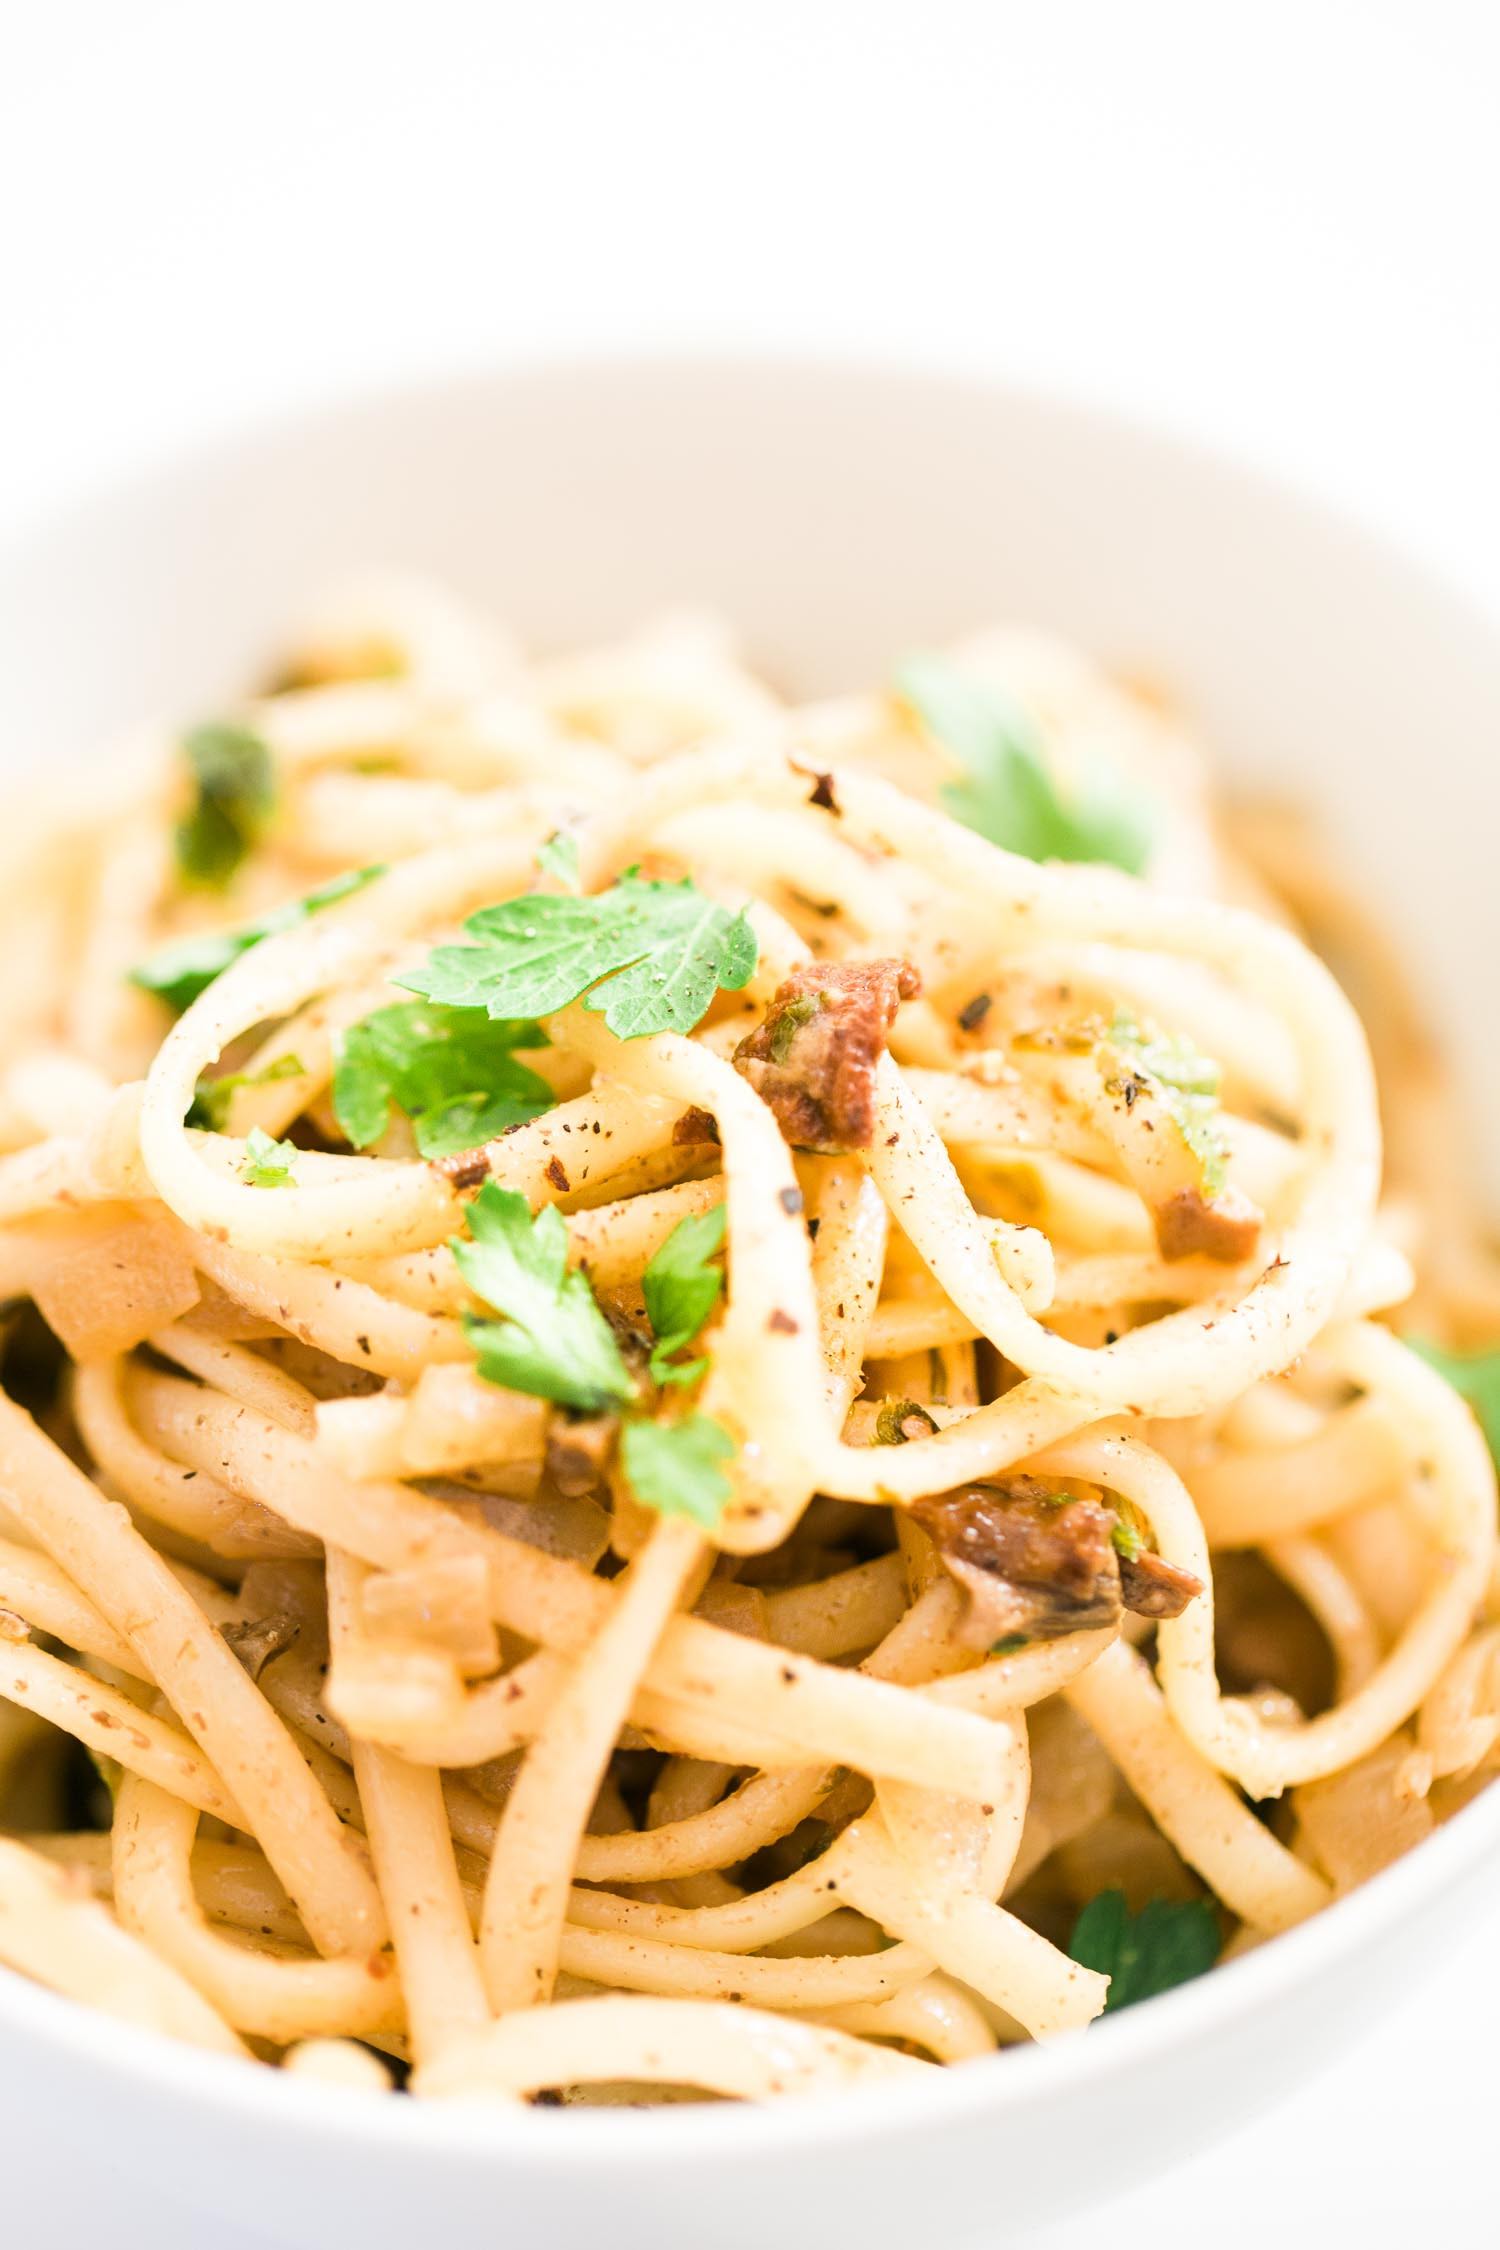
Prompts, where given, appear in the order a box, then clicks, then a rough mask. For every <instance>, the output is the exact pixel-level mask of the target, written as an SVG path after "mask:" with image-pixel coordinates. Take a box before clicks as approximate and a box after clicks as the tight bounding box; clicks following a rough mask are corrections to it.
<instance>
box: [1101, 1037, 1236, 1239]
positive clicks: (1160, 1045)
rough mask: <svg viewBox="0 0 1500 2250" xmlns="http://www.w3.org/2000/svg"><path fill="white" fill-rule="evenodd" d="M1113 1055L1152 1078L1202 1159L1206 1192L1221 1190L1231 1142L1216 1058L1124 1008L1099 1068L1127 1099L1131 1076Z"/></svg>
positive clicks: (1139, 1074)
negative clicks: (1138, 1019) (1223, 1113)
mask: <svg viewBox="0 0 1500 2250" xmlns="http://www.w3.org/2000/svg"><path fill="white" fill-rule="evenodd" d="M1112 1058H1118V1059H1119V1060H1120V1061H1121V1062H1123V1063H1124V1064H1125V1066H1126V1069H1127V1071H1129V1072H1133V1073H1134V1074H1135V1075H1136V1076H1137V1077H1140V1078H1144V1079H1148V1080H1149V1081H1150V1082H1151V1084H1152V1085H1153V1086H1154V1087H1155V1089H1156V1092H1157V1095H1158V1096H1159V1098H1160V1100H1161V1103H1162V1106H1163V1107H1164V1108H1165V1109H1166V1111H1167V1113H1168V1115H1169V1116H1170V1117H1171V1119H1172V1122H1173V1124H1174V1125H1175V1126H1176V1127H1177V1130H1178V1132H1179V1133H1180V1134H1181V1135H1182V1137H1183V1140H1184V1141H1185V1142H1186V1143H1187V1146H1188V1148H1189V1150H1190V1151H1191V1152H1192V1154H1193V1155H1194V1156H1195V1157H1196V1158H1197V1159H1198V1163H1199V1165H1200V1167H1201V1169H1202V1173H1203V1192H1204V1194H1205V1195H1207V1196H1215V1195H1217V1194H1218V1193H1219V1192H1220V1190H1221V1189H1222V1187H1223V1186H1224V1180H1225V1174H1226V1171H1227V1168H1228V1163H1229V1144H1228V1143H1227V1141H1226V1140H1225V1138H1224V1129H1223V1123H1222V1119H1221V1115H1220V1110H1219V1079H1220V1074H1219V1066H1218V1064H1217V1063H1216V1062H1214V1061H1212V1060H1211V1059H1210V1057H1209V1056H1207V1055H1203V1054H1200V1053H1199V1051H1198V1049H1197V1048H1196V1047H1195V1046H1194V1045H1193V1043H1192V1041H1191V1040H1190V1039H1185V1038H1182V1037H1181V1036H1174V1037H1171V1038H1169V1037H1167V1035H1166V1034H1165V1033H1163V1032H1159V1031H1156V1030H1154V1029H1153V1030H1150V1031H1147V1030H1144V1029H1143V1028H1142V1026H1141V1025H1140V1024H1138V1023H1137V1022H1136V1020H1135V1018H1134V1016H1131V1015H1127V1014H1126V1013H1125V1012H1124V1011H1123V1010H1121V1011H1120V1012H1119V1013H1118V1014H1117V1015H1116V1016H1115V1019H1114V1021H1113V1023H1111V1025H1110V1027H1109V1029H1108V1031H1107V1032H1106V1033H1105V1034H1104V1041H1103V1050H1102V1051H1101V1054H1100V1068H1101V1069H1103V1070H1104V1071H1105V1072H1106V1084H1107V1086H1108V1088H1109V1090H1110V1091H1111V1092H1114V1091H1116V1090H1119V1089H1121V1088H1124V1089H1126V1093H1127V1099H1129V1098H1130V1097H1129V1092H1128V1087H1129V1079H1128V1078H1127V1077H1126V1076H1125V1074H1124V1073H1122V1072H1121V1071H1119V1070H1118V1069H1116V1068H1115V1067H1114V1060H1113V1059H1112Z"/></svg>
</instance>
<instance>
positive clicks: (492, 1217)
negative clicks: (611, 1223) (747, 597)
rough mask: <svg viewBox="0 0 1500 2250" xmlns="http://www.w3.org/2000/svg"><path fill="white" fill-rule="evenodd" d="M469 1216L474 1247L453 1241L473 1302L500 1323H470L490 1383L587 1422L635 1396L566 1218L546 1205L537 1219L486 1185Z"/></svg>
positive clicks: (516, 1199) (475, 1317)
mask: <svg viewBox="0 0 1500 2250" xmlns="http://www.w3.org/2000/svg"><path fill="white" fill-rule="evenodd" d="M468 1217H469V1232H470V1234H471V1235H472V1237H473V1240H472V1241H469V1242H465V1241H464V1240H463V1238H462V1237H461V1236H454V1237H453V1238H452V1240H451V1242H450V1244H449V1247H450V1248H451V1250H452V1252H453V1255H454V1257H455V1258H456V1259H457V1261H458V1269H459V1272H460V1273H461V1274H462V1275H463V1277H464V1280H465V1281H466V1282H467V1283H468V1285H469V1287H470V1288H471V1289H472V1290H473V1291H474V1294H475V1295H476V1296H477V1297H482V1298H483V1299H484V1301H485V1303H486V1304H488V1305H492V1306H493V1307H494V1309H495V1312H496V1313H497V1314H498V1315H499V1316H500V1317H499V1318H498V1319H493V1320H492V1319H489V1318H487V1317H486V1316H484V1315H482V1314H478V1313H465V1315H464V1328H465V1331H466V1333H467V1335H468V1338H469V1341H470V1343H471V1344H473V1346H474V1348H475V1350H476V1351H477V1352H478V1355H479V1372H480V1374H481V1375H482V1376H483V1377H484V1379H485V1381H486V1382H488V1383H498V1384H499V1385H500V1386H501V1387H502V1388H503V1389H505V1390H511V1391H525V1392H527V1393H528V1394H529V1396H531V1397H532V1398H550V1399H552V1400H553V1401H554V1402H555V1403H556V1404H557V1405H559V1406H573V1407H577V1408H578V1409H579V1410H580V1411H581V1412H583V1413H585V1414H591V1413H598V1412H600V1411H601V1410H602V1409H604V1408H607V1407H610V1406H620V1405H623V1404H624V1402H625V1401H626V1400H627V1399H630V1398H633V1397H634V1396H635V1384H634V1383H633V1382H632V1380H631V1377H630V1371H629V1369H628V1368H627V1367H626V1365H625V1361H624V1358H623V1357H622V1355H621V1352H620V1347H619V1345H618V1344H617V1343H616V1341H615V1335H614V1330H613V1329H612V1328H611V1327H610V1325H609V1322H608V1321H607V1320H606V1319H605V1317H604V1315H603V1313H602V1312H601V1311H600V1310H599V1305H598V1301H597V1299H596V1298H595V1296H594V1292H593V1290H592V1289H591V1288H590V1287H589V1284H588V1277H587V1276H586V1275H585V1274H582V1273H579V1272H578V1271H577V1270H576V1269H573V1270H571V1271H570V1270H569V1267H568V1230H567V1227H566V1226H565V1225H564V1223H563V1216H562V1213H561V1212H560V1211H559V1210H557V1208H556V1207H555V1206H554V1205H552V1204H548V1205H547V1206H546V1208H545V1209H544V1210H541V1211H539V1212H538V1213H537V1215H536V1217H535V1218H533V1217H532V1215H531V1206H530V1205H529V1204H528V1203H527V1201H526V1198H525V1196H524V1195H520V1194H517V1193H516V1192H515V1190H514V1189H511V1188H502V1187H501V1186H499V1184H498V1183H497V1182H496V1181H494V1180H487V1181H486V1182H485V1184H484V1186H483V1187H482V1188H481V1189H480V1191H479V1193H478V1195H477V1196H476V1197H475V1198H474V1201H473V1202H472V1203H471V1204H470V1205H469V1213H468Z"/></svg>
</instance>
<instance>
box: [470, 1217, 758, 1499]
mask: <svg viewBox="0 0 1500 2250" xmlns="http://www.w3.org/2000/svg"><path fill="white" fill-rule="evenodd" d="M468 1216H469V1231H470V1233H471V1235H472V1237H473V1240H472V1241H469V1242H465V1241H464V1240H463V1239H462V1238H461V1237H455V1238H454V1240H453V1241H452V1243H451V1244H450V1247H451V1249H452V1251H453V1255H454V1257H455V1258H456V1259H457V1261H458V1267H459V1271H460V1272H461V1273H462V1275H463V1277H464V1280H465V1281H466V1282H467V1283H468V1285H469V1287H470V1288H471V1289H472V1290H473V1291H474V1293H475V1295H476V1296H479V1297H482V1298H483V1299H484V1300H485V1302H486V1303H487V1304H489V1305H492V1306H493V1307H494V1309H495V1312H496V1313H497V1314H498V1315H499V1316H500V1317H499V1318H498V1319H490V1318H488V1317H486V1316H484V1315H481V1314H475V1313H466V1314H465V1315H464V1328H465V1330H466V1332H467V1334H468V1337H469V1340H470V1342H471V1343H472V1344H473V1345H474V1347H475V1350H476V1351H477V1352H478V1355H479V1372H480V1374H481V1375H482V1376H483V1377H484V1379H485V1381H486V1382H489V1383H497V1384H499V1385H500V1386H501V1387H502V1388H503V1389H505V1390H512V1391H525V1392H527V1393H528V1394H529V1395H530V1396H531V1397H533V1398H548V1399H551V1400H553V1402H554V1403H555V1404H556V1405H559V1406H566V1407H572V1408H574V1409H576V1410H577V1411H578V1412H580V1413H584V1414H597V1413H602V1412H607V1411H609V1410H610V1409H612V1408H613V1409H625V1410H627V1414H626V1420H625V1424H624V1427H623V1429H622V1430H621V1432H620V1467H621V1470H622V1472H623V1474H624V1478H625V1482H626V1483H627V1485H628V1486H629V1488H630V1490H631V1492H632V1493H633V1494H634V1496H635V1498H636V1499H637V1500H638V1501H639V1502H640V1503H641V1505H642V1506H643V1507H646V1508H654V1509H656V1510H657V1511H658V1512H659V1513H660V1514H662V1515H669V1516H689V1517H691V1518H692V1520H693V1522H694V1523H699V1524H702V1525H703V1526H704V1527H705V1528H706V1529H710V1530H711V1529H712V1528H713V1526H714V1525H715V1524H716V1523H717V1522H718V1520H719V1516H720V1514H721V1513H722V1511H723V1507H724V1503H725V1501H726V1500H728V1499H729V1498H730V1496H731V1493H732V1490H733V1487H732V1486H731V1484H730V1482H729V1479H728V1478H727V1477H726V1476H725V1475H724V1474H723V1471H722V1469H721V1468H720V1466H719V1464H720V1463H721V1462H724V1461H728V1460H730V1459H731V1458H732V1456H733V1454H734V1450H735V1446H734V1440H733V1438H732V1437H731V1436H730V1435H729V1432H728V1431H727V1430H726V1429H725V1428H724V1427H723V1425H722V1424H721V1423H719V1422H717V1421H715V1420H714V1418H713V1416H712V1415H709V1414H689V1415H687V1416H685V1417H684V1419H683V1420H681V1421H679V1422H651V1421H647V1420H646V1419H645V1418H644V1417H643V1416H636V1415H631V1414H629V1412H628V1409H629V1407H630V1406H631V1404H632V1402H633V1401H634V1399H635V1397H636V1386H635V1383H634V1382H633V1380H632V1378H631V1375H630V1371H629V1369H628V1368H627V1366H626V1364H625V1360H624V1357H623V1355H622V1353H621V1351H620V1347H619V1345H618V1343H617V1342H616V1341H615V1335H614V1331H613V1329H612V1328H611V1327H610V1325H609V1322H608V1321H607V1320H606V1319H605V1317H604V1315H603V1313H602V1312H601V1311H600V1309H599V1304H598V1300H597V1299H596V1298H595V1296H594V1292H593V1290H592V1289H591V1288H590V1287H589V1283H588V1278H587V1276H586V1275H585V1274H582V1273H580V1272H579V1271H578V1270H577V1269H576V1268H574V1269H571V1270H570V1269H569V1266H568V1262H567V1259H568V1232H567V1228H566V1226H565V1225H564V1223H563V1218H562V1214H561V1212H560V1211H558V1210H557V1208H556V1207H555V1205H552V1204H548V1205H547V1206H546V1207H545V1208H544V1209H543V1210H541V1211H539V1212H538V1213H537V1214H536V1216H535V1218H533V1217H532V1215H531V1209H530V1206H529V1205H528V1203H527V1201H526V1198H525V1196H524V1195H518V1194H516V1193H515V1192H514V1191H513V1190H512V1189H509V1188H502V1187H501V1186H499V1185H498V1183H497V1182H496V1181H494V1180H488V1181H486V1183H485V1185H484V1186H483V1187H482V1188H481V1189H480V1191H479V1193H478V1195H477V1196H476V1197H475V1198H474V1201H473V1202H472V1203H471V1204H470V1206H469V1214H468ZM708 1216H712V1214H708ZM698 1223H699V1225H700V1233H699V1235H698V1241H697V1249H698V1255H697V1256H696V1257H694V1258H693V1259H691V1260H689V1259H688V1258H686V1257H684V1258H683V1259H682V1260H681V1261H680V1262H679V1263H680V1271H679V1272H678V1273H676V1274H675V1275H674V1276H673V1277H672V1278H670V1279H669V1280H668V1282H667V1290H668V1295H669V1297H670V1298H671V1299H672V1301H673V1302H674V1303H675V1305H676V1307H677V1314H678V1318H679V1323H682V1322H685V1321H686V1319H687V1318H688V1317H690V1314H691V1311H692V1309H693V1307H694V1306H695V1305H697V1304H701V1303H702V1301H703V1284H702V1282H701V1281H697V1282H694V1281H692V1280H691V1279H688V1278H687V1277H688V1276H690V1275H691V1274H694V1273H698V1274H701V1273H702V1272H704V1271H706V1270H707V1268H706V1258H707V1250H706V1248H705V1240H706V1238H705V1236H704V1235H703V1233H702V1232H701V1222H698ZM687 1224H688V1222H687V1221H683V1225H684V1226H685V1225H687ZM720 1231H721V1233H722V1227H721V1230H720ZM681 1232H682V1227H678V1228H676V1229H674V1230H673V1233H674V1236H675V1235H677V1234H680V1233H681ZM672 1240H673V1236H669V1237H668V1242H667V1244H663V1249H665V1248H667V1247H668V1244H670V1242H671V1241H672ZM660 1256H661V1252H658V1253H657V1257H658V1258H660ZM653 1262H654V1261H653ZM716 1278H720V1277H716ZM715 1294H717V1292H715ZM707 1312H708V1306H707V1305H704V1307H703V1313H702V1315H701V1317H700V1319H699V1321H698V1323H697V1326H701V1324H702V1319H703V1318H706V1317H707ZM697 1326H694V1327H691V1328H686V1329H685V1332H684V1335H683V1339H682V1340H683V1341H684V1342H686V1341H688V1340H690V1339H691V1337H692V1336H694V1335H696V1333H697ZM660 1348H661V1346H660V1339H659V1340H658V1350H659V1349H660ZM674 1348H675V1347H674ZM692 1372H693V1373H695V1374H696V1373H697V1372H698V1369H697V1368H694V1369H693V1370H692ZM667 1379H668V1380H673V1379H677V1378H676V1377H675V1374H669V1376H668V1378H667Z"/></svg>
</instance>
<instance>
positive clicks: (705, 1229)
mask: <svg viewBox="0 0 1500 2250" xmlns="http://www.w3.org/2000/svg"><path fill="white" fill-rule="evenodd" d="M727 1222H728V1213H727V1211H726V1209H725V1207H724V1205H723V1204H722V1203H718V1204H715V1206H714V1208H713V1209H712V1210H711V1211H696V1212H693V1213H692V1214H691V1215H690V1216H689V1217H688V1218H686V1219H679V1221H678V1222H677V1225H676V1226H675V1227H673V1229H672V1231H671V1233H670V1234H669V1235H668V1236H667V1239H666V1241H665V1242H664V1243H663V1244H662V1246H661V1248H660V1249H659V1250H658V1251H657V1252H656V1253H655V1255H654V1256H653V1257H652V1258H651V1259H650V1260H649V1261H648V1263H647V1266H646V1270H645V1272H644V1273H643V1274H642V1276H641V1287H642V1289H643V1291H644V1293H645V1298H646V1313H647V1317H648V1318H649V1320H650V1322H651V1332H652V1334H653V1335H654V1336H655V1338H656V1344H655V1347H654V1349H653V1350H652V1353H651V1373H652V1375H653V1376H654V1377H655V1379H656V1381H657V1382H658V1383H691V1382H694V1381H695V1380H696V1379H697V1377H698V1376H700V1375H701V1374H702V1373H703V1371H704V1369H705V1368H706V1367H707V1365H708V1361H707V1360H706V1359H694V1360H688V1361H686V1362H684V1363H683V1364H682V1365H681V1366H674V1365H673V1364H672V1355H673V1353H674V1352H679V1351H681V1349H682V1347H683V1345H684V1344H690V1343H691V1342H692V1340H693V1338H694V1337H695V1336H696V1335H697V1333H698V1331H699V1329H700V1328H701V1327H702V1326H703V1323H704V1322H705V1321H706V1320H707V1318H708V1316H709V1314H710V1313H711V1312H712V1311H713V1309H714V1306H715V1305H716V1304H717V1303H718V1301H719V1296H720V1293H721V1291H722V1290H723V1287H724V1275H723V1271H722V1269H721V1268H720V1267H718V1266H716V1265H714V1264H712V1263H711V1261H712V1260H713V1259H714V1258H716V1257H717V1256H718V1254H719V1252H720V1251H721V1250H722V1249H723V1247H724V1229H725V1226H726V1224H727Z"/></svg>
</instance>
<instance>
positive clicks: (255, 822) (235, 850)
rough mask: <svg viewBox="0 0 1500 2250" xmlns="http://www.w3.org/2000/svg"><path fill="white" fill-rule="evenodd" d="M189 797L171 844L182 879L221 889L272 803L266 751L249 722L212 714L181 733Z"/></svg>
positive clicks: (261, 829)
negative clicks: (243, 724)
mask: <svg viewBox="0 0 1500 2250" xmlns="http://www.w3.org/2000/svg"><path fill="white" fill-rule="evenodd" d="M181 748H182V755H183V757H184V759H185V760H186V762H187V766H188V770H189V772H190V774H191V776H192V784H193V803H192V807H191V809H190V810H189V811H188V812H187V813H186V814H185V815H184V817H183V818H182V819H181V820H180V821H179V822H178V823H177V827H176V829H175V831H174V833H173V838H172V841H173V846H174V849H175V851H176V856H177V872H178V873H179V875H180V876H181V877H182V880H183V881H184V882H185V883H195V884H197V885H199V886H200V887H201V888H203V889H206V890H213V891H221V890H223V888H224V886H225V884H226V883H227V882H228V881H229V880H230V878H231V876H233V875H234V874H235V873H236V872H237V870H238V869H239V867H240V865H241V863H242V862H243V861H244V860H245V859H246V858H248V856H249V854H250V853H251V852H252V851H253V850H254V848H255V846H256V845H257V844H258V843H259V842H260V839H261V837H262V836H263V835H264V833H265V829H266V824H267V822H268V821H269V820H270V817H271V814H272V812H273V811H274V810H275V806H276V777H275V772H274V769H273V767H272V764H271V753H270V751H269V750H268V749H267V748H266V745H265V744H264V742H262V740H261V738H260V736H259V735H258V734H252V733H251V731H250V729H249V728H248V727H237V726H231V725H229V724H228V723H227V722H225V721H222V720H216V721H214V722H213V723H211V724H210V725H208V726H202V727H194V728H193V731H192V733H191V734H188V735H184V737H183V739H182V745H181Z"/></svg>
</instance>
